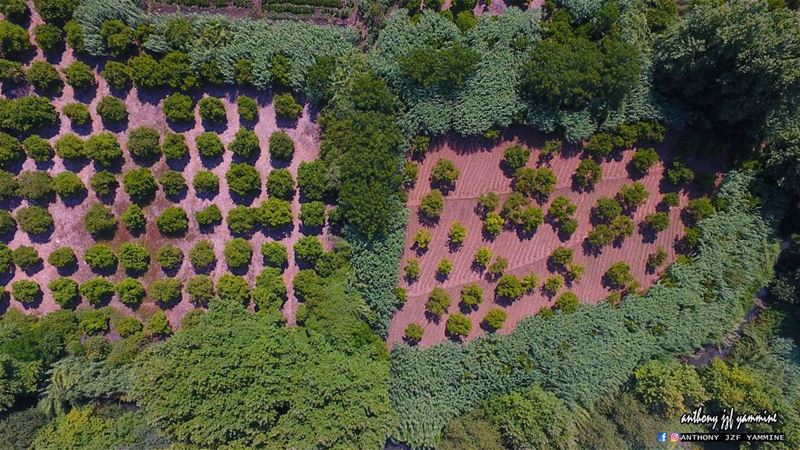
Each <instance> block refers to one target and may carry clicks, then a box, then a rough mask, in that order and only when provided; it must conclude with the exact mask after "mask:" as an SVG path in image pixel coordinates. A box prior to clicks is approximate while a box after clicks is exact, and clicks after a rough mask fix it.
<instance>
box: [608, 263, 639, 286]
mask: <svg viewBox="0 0 800 450" xmlns="http://www.w3.org/2000/svg"><path fill="white" fill-rule="evenodd" d="M605 278H606V279H607V280H608V283H609V285H610V286H611V287H613V288H615V289H626V288H627V287H628V286H630V285H631V284H633V283H635V280H634V279H633V275H631V268H630V266H629V265H628V264H626V263H624V262H622V261H619V262H616V263H614V264H612V265H611V267H609V268H608V270H607V271H606V273H605Z"/></svg>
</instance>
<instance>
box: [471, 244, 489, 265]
mask: <svg viewBox="0 0 800 450" xmlns="http://www.w3.org/2000/svg"><path fill="white" fill-rule="evenodd" d="M491 260H492V249H490V248H489V247H481V248H479V249H478V250H476V251H475V257H474V258H473V259H472V262H473V263H474V264H475V265H476V266H478V267H480V268H482V269H485V268H486V267H487V266H488V265H489V261H491Z"/></svg>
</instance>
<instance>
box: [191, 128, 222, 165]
mask: <svg viewBox="0 0 800 450" xmlns="http://www.w3.org/2000/svg"><path fill="white" fill-rule="evenodd" d="M195 144H197V151H198V152H199V153H200V156H202V157H204V158H209V159H210V158H216V157H218V156H221V155H222V154H223V153H224V152H225V147H224V146H223V145H222V141H221V140H220V138H219V135H217V133H214V132H213V131H205V132H203V133H200V134H199V135H198V136H197V138H196V139H195Z"/></svg>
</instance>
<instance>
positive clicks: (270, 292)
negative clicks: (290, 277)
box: [253, 267, 286, 311]
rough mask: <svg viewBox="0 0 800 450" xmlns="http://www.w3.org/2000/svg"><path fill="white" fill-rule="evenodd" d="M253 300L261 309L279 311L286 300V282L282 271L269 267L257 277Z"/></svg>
mask: <svg viewBox="0 0 800 450" xmlns="http://www.w3.org/2000/svg"><path fill="white" fill-rule="evenodd" d="M253 300H254V301H255V304H256V306H257V307H258V310H259V311H269V310H272V311H277V310H279V309H280V308H281V306H282V305H283V303H284V302H285V301H286V284H285V283H284V282H283V278H281V271H280V270H279V269H276V268H274V267H267V268H265V269H264V270H262V271H261V273H260V274H259V275H258V276H257V277H256V285H255V289H253Z"/></svg>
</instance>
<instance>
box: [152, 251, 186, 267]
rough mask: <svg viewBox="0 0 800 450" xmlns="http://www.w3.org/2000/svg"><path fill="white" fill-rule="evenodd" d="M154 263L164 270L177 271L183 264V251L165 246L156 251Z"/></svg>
mask: <svg viewBox="0 0 800 450" xmlns="http://www.w3.org/2000/svg"><path fill="white" fill-rule="evenodd" d="M156 261H158V265H159V266H161V268H162V269H164V270H167V271H172V270H178V268H180V267H181V264H183V251H181V249H179V248H178V247H176V246H174V245H165V246H163V247H161V248H159V249H158V252H157V253H156Z"/></svg>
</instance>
